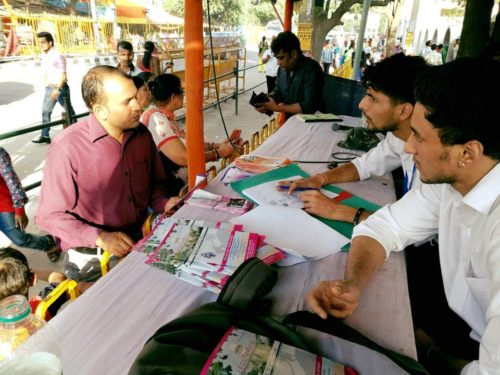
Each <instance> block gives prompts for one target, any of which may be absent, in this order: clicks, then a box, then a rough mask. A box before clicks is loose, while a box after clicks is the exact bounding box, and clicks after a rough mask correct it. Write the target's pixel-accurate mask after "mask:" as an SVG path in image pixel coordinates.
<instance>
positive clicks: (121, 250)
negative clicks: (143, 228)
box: [95, 231, 135, 258]
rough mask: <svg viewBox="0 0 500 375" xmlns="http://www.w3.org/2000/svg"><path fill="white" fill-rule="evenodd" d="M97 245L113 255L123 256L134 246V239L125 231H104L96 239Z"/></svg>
mask: <svg viewBox="0 0 500 375" xmlns="http://www.w3.org/2000/svg"><path fill="white" fill-rule="evenodd" d="M95 244H96V246H97V247H100V248H101V249H103V250H105V251H107V252H108V253H110V254H111V255H114V256H117V257H118V258H123V257H124V256H126V255H127V254H128V253H130V250H131V249H132V246H134V244H135V243H134V241H133V240H132V239H131V238H130V237H129V236H127V235H126V234H125V233H123V232H106V231H102V232H101V233H100V234H99V236H98V237H97V240H96V241H95Z"/></svg>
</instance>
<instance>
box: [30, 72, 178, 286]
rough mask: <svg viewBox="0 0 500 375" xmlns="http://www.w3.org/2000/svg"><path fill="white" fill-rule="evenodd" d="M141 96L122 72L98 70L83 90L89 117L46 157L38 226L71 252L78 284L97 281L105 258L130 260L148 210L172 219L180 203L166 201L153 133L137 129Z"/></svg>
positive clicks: (68, 265) (69, 262)
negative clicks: (104, 254)
mask: <svg viewBox="0 0 500 375" xmlns="http://www.w3.org/2000/svg"><path fill="white" fill-rule="evenodd" d="M136 94H137V89H136V88H135V85H134V83H133V81H132V79H131V78H130V77H128V76H126V75H125V74H124V73H122V72H121V71H120V70H119V69H117V68H115V67H111V66H96V67H94V68H92V69H91V70H90V71H89V72H88V73H87V74H86V75H85V77H84V78H83V82H82V95H83V99H84V101H85V104H86V105H87V107H88V108H89V109H90V112H91V114H90V115H89V117H88V118H87V119H85V120H82V121H79V122H78V123H77V124H75V125H73V126H72V127H70V128H68V129H66V130H65V131H64V132H62V133H61V134H60V136H58V137H57V138H56V139H55V141H54V142H53V143H52V145H51V146H50V147H49V150H48V153H47V158H46V165H45V173H44V177H43V181H42V188H41V193H40V205H39V207H38V211H37V215H36V217H35V218H36V222H37V224H38V225H39V227H40V228H43V229H44V230H46V231H47V232H49V233H51V234H52V235H54V236H55V237H56V239H57V241H58V242H59V243H60V245H61V248H62V250H63V251H67V254H66V262H65V272H66V274H67V276H68V277H70V278H73V279H76V280H78V281H92V280H95V279H96V278H97V277H99V272H98V271H99V260H98V257H99V255H100V251H101V250H106V251H108V252H109V253H111V254H112V255H114V256H116V257H118V258H122V257H124V256H126V255H127V254H128V253H129V252H130V250H131V248H132V246H133V245H134V243H135V241H137V240H138V239H139V238H140V237H141V231H140V229H141V225H142V223H143V221H144V220H145V218H146V216H147V214H148V207H152V208H153V209H154V210H155V211H158V212H166V211H168V210H169V209H170V207H171V206H172V205H173V204H174V203H175V201H176V198H170V199H169V198H168V197H167V196H166V194H165V174H164V171H163V168H162V164H161V161H160V158H159V155H158V151H157V150H156V146H155V143H154V141H153V138H152V137H151V134H150V132H149V131H148V129H147V128H146V127H144V126H138V125H139V118H140V113H141V112H140V106H139V104H138V103H137V100H136ZM72 257H75V258H73V259H72ZM82 259H83V260H82Z"/></svg>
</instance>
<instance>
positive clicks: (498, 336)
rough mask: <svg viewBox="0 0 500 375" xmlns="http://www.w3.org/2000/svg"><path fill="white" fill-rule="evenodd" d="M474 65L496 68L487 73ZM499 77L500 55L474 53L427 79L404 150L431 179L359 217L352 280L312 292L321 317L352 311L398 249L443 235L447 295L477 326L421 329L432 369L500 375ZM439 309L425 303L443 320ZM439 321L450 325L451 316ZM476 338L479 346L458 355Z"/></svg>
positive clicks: (425, 359) (422, 353) (349, 270)
mask: <svg viewBox="0 0 500 375" xmlns="http://www.w3.org/2000/svg"><path fill="white" fill-rule="evenodd" d="M471 71H481V72H488V74H489V77H488V80H487V81H485V80H478V79H477V77H474V76H473V75H470V74H468V72H471ZM498 85H500V62H498V61H494V60H483V59H473V58H466V59H457V60H455V61H452V62H450V63H448V64H445V65H442V66H438V67H433V68H431V69H430V70H429V71H428V72H426V73H424V74H423V75H422V76H421V77H420V78H419V80H418V81H417V84H416V89H415V95H416V100H417V103H416V105H415V109H414V111H413V115H412V119H411V128H412V134H411V136H410V138H409V139H408V141H407V142H406V145H405V150H406V151H407V152H408V153H411V154H412V155H413V159H414V161H415V163H416V166H417V169H418V170H419V172H420V178H421V180H422V182H423V183H424V184H422V185H420V186H419V187H416V188H414V189H412V190H411V191H410V192H409V193H408V194H406V195H405V196H404V197H403V198H402V199H401V200H399V201H397V202H395V203H393V204H391V205H388V206H386V207H384V208H382V209H381V210H379V211H377V212H376V213H375V214H373V215H372V216H371V217H369V218H368V219H367V220H365V221H364V222H363V223H361V224H360V225H358V226H357V227H356V228H355V229H354V233H353V240H352V243H351V248H350V250H349V256H348V259H347V264H346V271H345V276H344V279H343V280H334V281H324V282H321V283H319V284H317V285H316V286H315V287H314V288H313V289H312V290H311V291H310V293H309V295H308V296H307V303H308V304H309V306H310V308H311V309H312V310H313V311H314V312H315V313H317V314H318V315H319V316H321V317H323V318H325V317H326V316H327V314H330V315H333V316H336V317H340V318H345V317H347V316H349V315H351V314H352V313H353V312H354V311H355V310H356V308H357V306H358V304H359V302H360V299H361V295H362V292H363V289H364V287H365V286H366V284H367V283H368V282H369V280H370V278H371V276H372V275H373V274H374V273H375V272H377V270H378V269H380V267H381V266H382V265H383V263H384V260H385V259H386V258H387V257H388V256H389V255H390V253H391V252H392V251H400V250H402V249H404V248H405V247H406V246H408V245H409V244H412V243H415V242H417V241H421V240H423V239H425V238H428V237H429V236H430V235H433V234H439V257H440V263H441V268H442V274H443V277H442V279H443V284H444V290H445V293H446V300H447V303H448V305H449V306H450V308H451V309H452V310H453V311H454V312H455V313H456V314H458V315H459V316H460V317H461V318H462V319H463V320H464V321H465V322H467V324H468V325H469V327H470V330H471V332H470V337H457V336H456V335H454V334H453V328H452V327H451V328H450V330H449V331H448V332H447V333H446V334H445V335H444V336H443V337H439V338H438V337H435V338H434V337H432V338H431V337H429V336H428V335H426V334H425V332H422V331H416V338H417V348H418V349H419V360H420V361H421V362H422V363H423V364H424V365H425V366H426V367H427V368H428V369H429V370H430V371H431V373H439V374H455V373H457V374H458V373H461V374H500V184H499V181H500V165H499V163H498V162H499V160H500V143H499V142H498V140H499V139H500V137H499V135H500V134H499V133H500V131H499V128H498V126H492V119H495V118H496V116H497V106H498V103H499V101H500V95H499V93H498V92H497V91H494V92H493V93H491V92H492V91H491V90H488V87H498ZM425 272H426V270H425V269H422V274H423V275H425ZM424 277H425V276H424ZM435 308H436V307H435V306H434V304H433V303H432V302H431V303H427V304H426V309H427V310H429V312H430V313H432V314H433V315H434V316H435V319H436V320H437V317H438V316H439V311H436V310H435ZM435 323H436V324H440V325H444V326H446V325H448V321H447V320H446V317H442V320H441V321H436V322H435ZM471 338H472V339H474V340H476V341H477V342H476V350H475V352H474V350H471V351H470V352H469V353H460V354H457V352H456V351H458V350H459V349H460V348H461V347H462V343H464V345H466V346H469V344H468V340H471ZM433 339H434V341H433ZM438 339H439V340H438ZM478 346H479V350H477V347H478ZM478 352H479V354H477V353H478ZM474 354H475V356H474V357H473V355H474Z"/></svg>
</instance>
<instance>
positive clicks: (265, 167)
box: [234, 155, 291, 173]
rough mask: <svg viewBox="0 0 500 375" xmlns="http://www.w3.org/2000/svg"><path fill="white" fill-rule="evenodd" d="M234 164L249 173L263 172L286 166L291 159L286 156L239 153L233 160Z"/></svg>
mask: <svg viewBox="0 0 500 375" xmlns="http://www.w3.org/2000/svg"><path fill="white" fill-rule="evenodd" d="M234 163H235V165H236V166H237V167H238V168H240V169H242V170H244V171H245V172H250V173H263V172H267V171H270V170H272V169H276V168H280V167H284V166H287V165H288V164H290V163H291V160H289V159H287V158H277V157H267V156H257V155H241V156H240V157H238V158H237V159H236V160H235V161H234Z"/></svg>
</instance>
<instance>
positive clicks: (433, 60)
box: [425, 44, 443, 65]
mask: <svg viewBox="0 0 500 375" xmlns="http://www.w3.org/2000/svg"><path fill="white" fill-rule="evenodd" d="M437 48H438V46H437V45H436V44H432V45H431V52H429V53H428V54H427V55H426V56H425V61H426V62H427V64H429V65H442V64H443V57H442V56H441V54H440V53H439V52H438V51H437Z"/></svg>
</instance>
